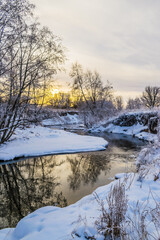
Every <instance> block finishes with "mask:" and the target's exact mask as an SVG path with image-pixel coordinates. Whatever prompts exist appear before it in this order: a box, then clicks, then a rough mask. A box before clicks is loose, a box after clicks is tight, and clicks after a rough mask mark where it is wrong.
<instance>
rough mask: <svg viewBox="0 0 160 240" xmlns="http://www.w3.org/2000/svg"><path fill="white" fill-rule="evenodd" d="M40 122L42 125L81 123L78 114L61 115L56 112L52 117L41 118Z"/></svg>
mask: <svg viewBox="0 0 160 240" xmlns="http://www.w3.org/2000/svg"><path fill="white" fill-rule="evenodd" d="M42 124H43V126H57V125H70V124H82V120H81V119H80V117H79V115H78V114H70V113H67V114H66V115H65V116H61V115H59V114H58V113H57V114H56V115H55V116H54V117H52V118H49V119H45V120H43V121H42Z"/></svg>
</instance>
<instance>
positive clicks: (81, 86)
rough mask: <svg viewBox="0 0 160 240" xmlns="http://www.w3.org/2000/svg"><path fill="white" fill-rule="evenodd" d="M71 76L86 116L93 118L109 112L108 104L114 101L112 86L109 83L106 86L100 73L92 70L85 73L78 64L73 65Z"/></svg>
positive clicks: (74, 89) (73, 88)
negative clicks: (87, 114)
mask: <svg viewBox="0 0 160 240" xmlns="http://www.w3.org/2000/svg"><path fill="white" fill-rule="evenodd" d="M70 76H71V78H72V79H73V85H72V90H73V91H75V92H76V93H78V95H81V98H80V99H81V100H82V101H83V103H84V104H83V106H84V108H85V115H86V113H90V114H91V115H92V116H101V115H103V114H104V113H105V111H106V110H108V109H107V104H108V102H111V99H112V90H113V87H112V85H111V84H110V83H109V82H108V81H107V84H106V85H104V84H103V82H102V79H101V76H100V74H99V73H98V72H96V71H94V72H91V71H90V70H87V71H86V72H84V71H83V68H82V66H81V65H80V64H78V63H75V64H73V66H72V70H71V73H70ZM106 103H107V104H106ZM102 112H103V113H102ZM90 117H91V116H90Z"/></svg>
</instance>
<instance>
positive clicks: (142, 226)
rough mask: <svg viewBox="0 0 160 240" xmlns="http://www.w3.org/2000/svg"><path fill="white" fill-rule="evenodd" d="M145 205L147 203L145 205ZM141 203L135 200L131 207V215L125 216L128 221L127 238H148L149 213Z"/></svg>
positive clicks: (140, 239)
mask: <svg viewBox="0 0 160 240" xmlns="http://www.w3.org/2000/svg"><path fill="white" fill-rule="evenodd" d="M146 206H147V205H146ZM146 206H143V204H140V203H139V202H137V204H136V206H135V208H134V209H133V215H132V217H129V216H128V217H127V223H128V234H127V235H128V239H129V240H133V239H139V240H148V239H149V236H150V235H149V233H148V231H147V220H146V218H147V216H148V215H149V210H148V209H147V207H146Z"/></svg>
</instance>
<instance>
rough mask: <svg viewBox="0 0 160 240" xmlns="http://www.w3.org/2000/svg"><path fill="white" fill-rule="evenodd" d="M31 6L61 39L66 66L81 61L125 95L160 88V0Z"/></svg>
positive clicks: (38, 0)
mask: <svg viewBox="0 0 160 240" xmlns="http://www.w3.org/2000/svg"><path fill="white" fill-rule="evenodd" d="M32 2H34V3H35V4H36V6H37V14H38V15H39V17H40V21H41V23H42V24H44V25H47V26H49V27H50V28H51V29H52V30H53V32H54V33H55V34H57V35H59V36H61V37H62V38H63V43H64V45H65V46H66V47H67V48H68V50H69V52H68V53H67V54H68V58H69V62H68V63H67V65H66V66H67V67H70V65H71V63H72V62H74V61H75V60H77V61H79V62H80V63H81V64H82V65H84V67H88V68H91V69H97V70H98V71H99V72H100V73H101V75H102V76H103V79H104V81H105V80H106V79H109V80H110V81H111V82H112V83H113V85H114V86H115V88H116V89H119V91H121V92H122V90H123V91H126V92H127V91H132V92H134V93H135V92H136V91H137V93H138V92H139V91H142V90H143V89H144V87H145V86H146V85H153V84H154V85H160V70H159V62H160V54H159V52H160V44H159V43H160V31H159V22H160V14H159V9H160V1H159V0H154V1H153V0H141V1H139V0H130V1H128V0H121V1H120V0H112V1H111V0H92V1H91V0H81V1H79V0H58V1H57V0H45V1H44V0H33V1H32ZM66 79H68V76H67V75H66Z"/></svg>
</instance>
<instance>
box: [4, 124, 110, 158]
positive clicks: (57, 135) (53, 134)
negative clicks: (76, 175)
mask: <svg viewBox="0 0 160 240" xmlns="http://www.w3.org/2000/svg"><path fill="white" fill-rule="evenodd" d="M107 145H108V142H107V141H106V140H104V139H103V138H100V137H91V136H80V135H77V134H74V133H69V132H66V131H63V130H53V129H50V128H46V127H41V126H32V127H30V128H26V129H17V130H16V131H15V134H14V135H13V136H12V138H11V140H10V141H9V142H7V143H5V144H3V145H1V146H0V160H12V159H14V158H18V157H29V156H39V155H49V154H61V153H74V152H87V151H97V150H105V148H106V146H107Z"/></svg>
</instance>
